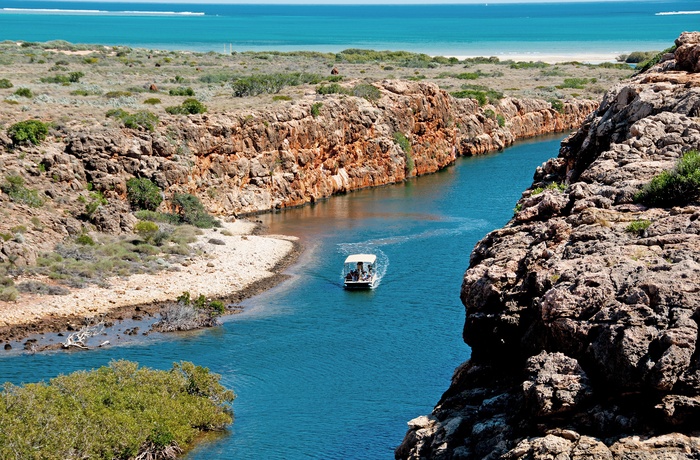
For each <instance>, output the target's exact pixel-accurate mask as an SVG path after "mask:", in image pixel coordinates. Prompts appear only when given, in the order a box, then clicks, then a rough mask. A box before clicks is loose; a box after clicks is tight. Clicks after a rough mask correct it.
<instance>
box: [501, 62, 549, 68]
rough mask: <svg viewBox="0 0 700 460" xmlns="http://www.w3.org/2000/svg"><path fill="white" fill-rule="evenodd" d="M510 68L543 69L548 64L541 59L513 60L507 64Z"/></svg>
mask: <svg viewBox="0 0 700 460" xmlns="http://www.w3.org/2000/svg"><path fill="white" fill-rule="evenodd" d="M509 67H510V68H511V69H543V68H545V67H549V64H547V63H546V62H542V61H536V62H532V61H530V62H513V63H511V64H510V66H509Z"/></svg>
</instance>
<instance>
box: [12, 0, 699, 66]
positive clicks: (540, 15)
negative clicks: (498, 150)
mask: <svg viewBox="0 0 700 460" xmlns="http://www.w3.org/2000/svg"><path fill="white" fill-rule="evenodd" d="M699 10H700V7H699V5H698V2H697V0H692V1H689V0H673V1H600V2H592V3H535V4H532V3H531V4H524V3H523V4H517V3H516V4H489V3H482V4H470V5H448V4H442V5H441V4H430V5H371V6H368V5H253V4H248V5H221V4H200V3H191V4H164V3H114V2H110V3H104V2H64V1H23V0H5V1H3V2H2V3H1V4H0V40H16V41H18V40H23V41H48V40H66V41H69V42H72V43H99V44H106V45H128V46H132V47H145V48H150V49H177V50H192V51H201V52H208V51H215V52H221V53H224V52H230V51H265V50H277V51H295V50H315V51H324V52H338V51H341V50H344V49H347V48H363V49H375V50H404V51H414V52H422V53H427V54H430V55H444V56H491V55H499V56H503V55H506V56H507V55H508V54H518V55H522V54H526V55H527V54H532V55H533V57H535V58H536V57H537V56H538V55H540V54H563V55H579V54H581V53H586V54H606V55H615V53H627V52H630V51H645V50H661V49H665V48H667V47H669V46H671V45H672V44H673V40H674V39H675V38H676V37H677V36H678V35H679V34H680V33H681V32H683V31H686V30H696V29H698V26H699V25H700V24H699V23H698V20H699V19H700V11H699Z"/></svg>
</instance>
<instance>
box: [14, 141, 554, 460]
mask: <svg viewBox="0 0 700 460" xmlns="http://www.w3.org/2000/svg"><path fill="white" fill-rule="evenodd" d="M560 139H561V137H556V138H553V137H552V138H545V139H538V140H536V141H529V142H524V143H521V144H519V145H518V146H516V147H513V148H510V149H508V150H506V151H505V152H503V153H499V154H493V155H489V156H486V157H478V158H467V159H461V160H459V161H458V162H457V164H456V165H455V166H454V167H451V168H448V169H447V170H445V171H443V172H441V173H438V174H434V175H430V176H425V177H422V178H419V179H414V180H410V181H408V182H406V183H403V184H398V185H395V186H387V187H382V188H377V189H372V190H364V191H360V192H356V193H352V194H348V195H344V196H339V197H335V198H332V199H330V200H327V201H323V202H320V203H317V204H315V205H314V206H307V207H304V208H299V209H293V210H288V211H285V212H279V213H275V214H268V215H263V216H260V217H259V218H260V219H261V220H263V221H264V223H265V224H266V225H268V226H269V228H270V232H271V233H281V234H291V235H297V236H299V237H300V238H301V240H302V242H303V243H304V245H305V247H306V249H307V250H306V252H305V253H304V254H303V255H302V257H301V258H300V260H299V263H298V264H296V265H295V266H294V267H292V268H291V269H290V270H289V273H290V274H291V275H292V278H291V279H290V280H289V281H288V282H285V283H283V284H282V285H280V286H278V287H277V288H275V289H273V290H271V291H268V292H266V293H264V294H262V295H260V296H257V297H255V298H253V299H249V300H248V301H246V302H245V305H246V310H245V312H244V313H242V314H240V315H235V316H232V317H229V318H227V321H226V322H225V324H224V325H223V326H221V327H217V328H214V329H211V330H206V331H199V332H196V333H189V334H184V335H175V336H170V337H167V338H162V337H161V338H146V339H145V341H144V342H143V343H141V344H139V345H134V346H124V347H114V348H111V349H101V350H96V351H91V352H72V353H66V352H59V353H47V354H36V355H26V356H19V357H3V358H0V381H6V380H9V381H12V382H14V383H20V382H33V381H37V380H39V379H48V378H50V377H52V376H55V375H56V374H58V373H67V372H71V371H73V370H76V369H89V368H94V367H98V366H101V365H104V364H107V363H108V362H109V361H110V360H112V359H120V358H124V359H129V360H134V361H138V362H139V363H140V364H142V365H146V366H151V367H156V368H162V369H164V368H169V367H170V366H171V364H172V362H174V361H180V360H190V361H193V362H195V363H197V364H200V365H204V366H207V367H209V368H210V369H212V370H213V371H214V372H217V373H219V374H221V375H222V381H223V383H224V384H225V385H227V386H229V387H230V388H232V389H233V390H234V391H235V392H236V393H237V395H238V398H237V399H236V401H235V403H234V410H235V413H236V421H235V423H234V425H233V427H232V429H231V430H230V432H229V433H226V434H225V435H223V436H220V437H216V438H213V439H212V440H210V441H207V442H205V443H204V444H202V445H200V446H198V447H197V448H196V449H195V450H194V451H193V452H191V453H190V455H189V457H188V458H190V459H211V458H216V459H261V458H265V459H297V458H300V459H301V458H318V459H330V458H343V459H353V458H357V459H375V458H376V459H381V458H387V459H388V458H393V449H394V448H395V447H396V446H397V445H398V444H399V443H400V442H401V440H402V438H403V435H404V434H405V431H406V428H407V425H406V422H407V421H408V420H410V419H412V418H414V417H416V416H418V415H422V414H427V413H429V412H430V411H431V410H432V407H433V406H434V405H435V404H436V403H437V401H438V400H439V398H440V396H441V394H442V392H443V391H444V390H446V389H447V387H448V385H449V381H450V377H451V375H452V371H453V370H454V368H455V367H456V366H457V365H459V364H460V363H461V362H463V361H464V360H466V359H467V358H468V357H469V353H470V351H469V348H468V347H467V346H466V345H465V344H464V343H463V342H462V338H461V330H462V325H463V322H464V308H463V306H462V305H461V303H460V300H459V287H460V283H461V278H462V275H463V273H464V270H465V269H466V268H467V266H468V264H469V254H470V252H471V250H472V248H473V246H474V244H475V243H476V242H477V241H478V240H479V239H480V238H482V237H483V236H484V235H485V234H486V233H487V232H488V231H490V230H492V229H494V228H497V227H500V226H502V225H503V224H504V223H505V222H507V220H508V219H509V218H510V217H511V216H512V213H513V207H514V205H515V202H516V200H517V199H518V198H519V197H520V194H521V192H522V190H524V189H525V188H527V187H528V186H529V184H530V183H531V180H532V172H533V171H534V168H535V167H536V166H538V165H539V164H540V163H542V162H543V161H544V160H546V159H547V158H549V157H551V156H555V155H556V154H557V151H558V144H559V140H560ZM353 252H374V253H376V254H377V255H378V256H379V263H380V264H381V266H382V269H383V270H384V274H383V276H382V279H381V282H380V284H379V286H378V287H377V288H376V289H374V290H372V291H362V292H348V291H345V290H343V288H342V279H341V269H342V264H343V260H344V259H345V256H346V255H347V254H348V253H353ZM0 356H2V355H0Z"/></svg>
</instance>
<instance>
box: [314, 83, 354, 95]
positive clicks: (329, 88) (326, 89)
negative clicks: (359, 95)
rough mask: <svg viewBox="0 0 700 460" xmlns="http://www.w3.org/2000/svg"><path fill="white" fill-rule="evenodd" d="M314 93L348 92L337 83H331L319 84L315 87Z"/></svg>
mask: <svg viewBox="0 0 700 460" xmlns="http://www.w3.org/2000/svg"><path fill="white" fill-rule="evenodd" d="M316 94H348V91H346V90H345V88H343V87H342V86H340V85H339V84H338V83H331V84H329V85H326V84H321V85H319V86H318V87H316Z"/></svg>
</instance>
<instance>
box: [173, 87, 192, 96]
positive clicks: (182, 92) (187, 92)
mask: <svg viewBox="0 0 700 460" xmlns="http://www.w3.org/2000/svg"><path fill="white" fill-rule="evenodd" d="M168 93H169V94H170V95H171V96H194V90H193V89H192V88H190V87H187V88H185V87H183V86H181V87H179V88H171V89H170V91H168Z"/></svg>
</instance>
